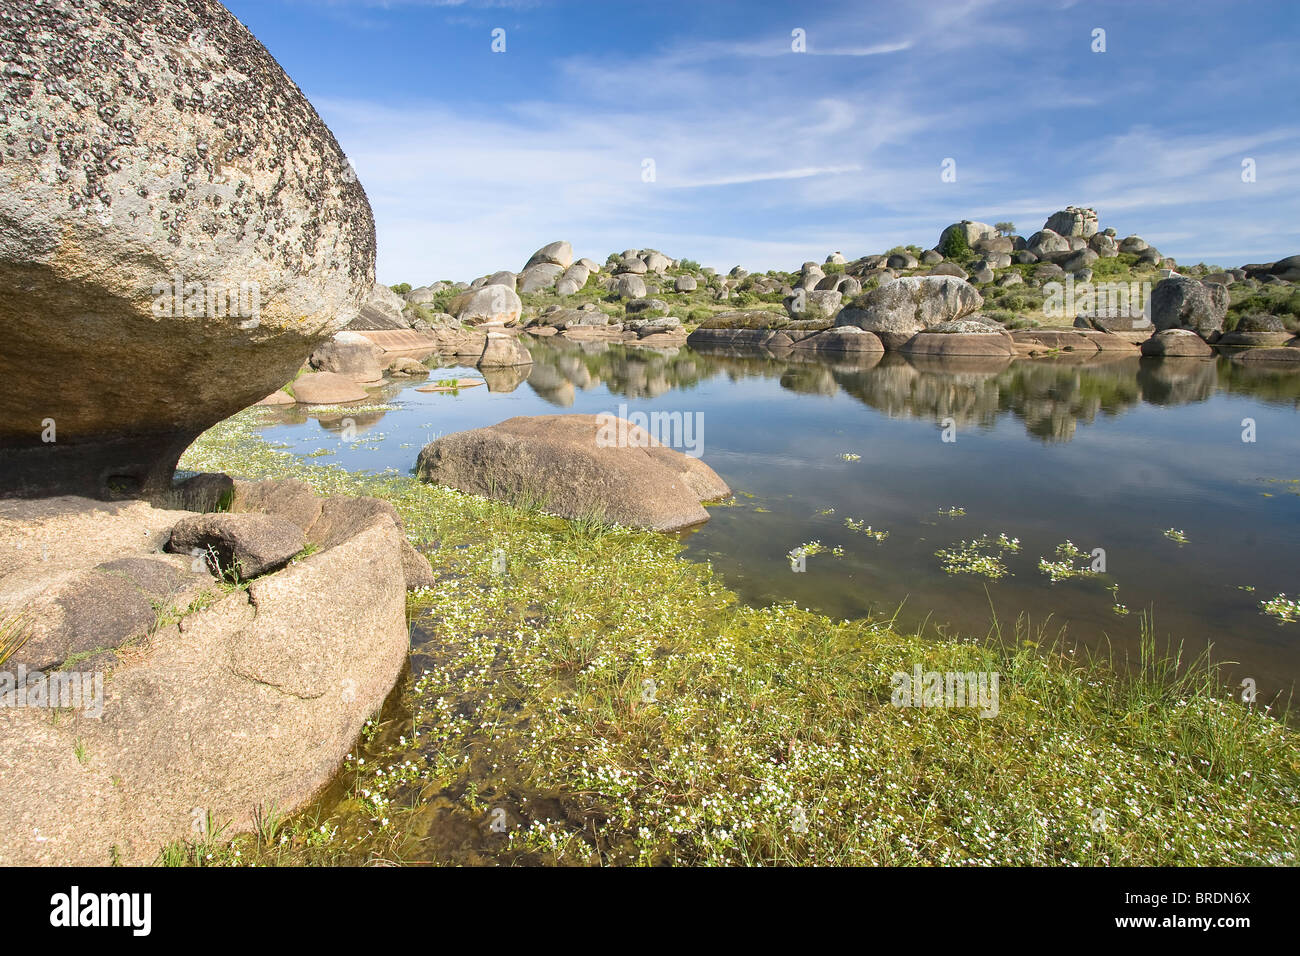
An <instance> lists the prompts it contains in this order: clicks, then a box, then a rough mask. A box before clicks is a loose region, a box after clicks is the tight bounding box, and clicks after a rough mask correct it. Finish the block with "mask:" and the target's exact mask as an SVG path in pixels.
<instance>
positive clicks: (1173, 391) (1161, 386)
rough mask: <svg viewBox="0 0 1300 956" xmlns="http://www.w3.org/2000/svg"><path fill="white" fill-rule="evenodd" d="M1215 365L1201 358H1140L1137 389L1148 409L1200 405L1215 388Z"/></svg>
mask: <svg viewBox="0 0 1300 956" xmlns="http://www.w3.org/2000/svg"><path fill="white" fill-rule="evenodd" d="M1217 365H1218V363H1217V362H1215V361H1213V360H1207V359H1203V358H1143V359H1142V365H1141V367H1140V368H1139V369H1138V373H1137V382H1138V388H1140V389H1141V390H1142V399H1143V401H1146V402H1149V403H1151V404H1152V405H1186V404H1188V403H1189V402H1203V401H1205V400H1206V399H1208V398H1209V397H1210V396H1211V395H1213V394H1214V392H1215V389H1216V388H1217V386H1218V379H1219V375H1218V371H1217Z"/></svg>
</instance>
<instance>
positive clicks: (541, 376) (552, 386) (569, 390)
mask: <svg viewBox="0 0 1300 956" xmlns="http://www.w3.org/2000/svg"><path fill="white" fill-rule="evenodd" d="M528 387H529V388H531V389H532V390H533V391H534V392H536V393H537V396H538V398H540V399H542V400H543V401H545V402H550V403H551V404H552V405H558V406H560V407H561V408H571V407H572V406H573V399H574V391H573V383H572V382H571V381H569V380H568V379H567V378H565V376H564V375H563V373H561V372H560V370H559V369H558V368H556V367H555V366H553V365H550V364H548V363H541V362H536V361H535V362H533V365H532V371H530V372H529V373H528Z"/></svg>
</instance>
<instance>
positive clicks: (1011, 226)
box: [993, 222, 1016, 236]
mask: <svg viewBox="0 0 1300 956" xmlns="http://www.w3.org/2000/svg"><path fill="white" fill-rule="evenodd" d="M993 228H994V229H996V230H997V231H998V232H999V233H1001V234H1002V235H1004V236H1009V235H1011V234H1012V233H1013V232H1015V231H1016V224H1015V223H1014V222H998V223H994V224H993Z"/></svg>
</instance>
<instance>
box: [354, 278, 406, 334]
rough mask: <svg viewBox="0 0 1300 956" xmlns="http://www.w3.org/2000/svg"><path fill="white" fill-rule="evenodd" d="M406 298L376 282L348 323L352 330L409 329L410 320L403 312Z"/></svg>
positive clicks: (381, 330)
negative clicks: (357, 312)
mask: <svg viewBox="0 0 1300 956" xmlns="http://www.w3.org/2000/svg"><path fill="white" fill-rule="evenodd" d="M405 308H406V300H405V299H403V298H402V297H401V296H400V295H398V294H397V293H396V292H394V291H393V290H392V289H390V288H388V286H386V285H384V284H383V283H382V282H376V283H375V284H374V285H373V286H372V287H371V289H370V293H369V294H368V295H367V296H366V297H365V299H364V300H363V301H362V303H361V312H360V314H358V315H357V317H356V318H355V319H353V320H352V321H351V322H349V323H348V326H347V327H348V330H349V331H353V332H360V331H373V332H389V331H394V330H397V329H409V328H410V327H411V323H410V321H408V319H407V317H406V316H405V315H404V314H403V313H404V310H405Z"/></svg>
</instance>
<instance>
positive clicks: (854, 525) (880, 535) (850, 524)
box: [844, 518, 889, 541]
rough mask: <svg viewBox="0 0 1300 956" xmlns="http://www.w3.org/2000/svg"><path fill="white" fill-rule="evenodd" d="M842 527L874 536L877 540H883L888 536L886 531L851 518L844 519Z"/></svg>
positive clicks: (870, 536)
mask: <svg viewBox="0 0 1300 956" xmlns="http://www.w3.org/2000/svg"><path fill="white" fill-rule="evenodd" d="M844 527H846V528H848V529H849V530H850V531H857V532H858V533H860V534H865V535H866V536H867V537H868V538H875V539H876V540H877V541H884V540H885V539H886V538H888V537H889V532H888V531H877V530H876V529H875V528H873V527H871V525H869V524H864V523H863V522H861V521H854V520H853V519H852V518H845V519H844Z"/></svg>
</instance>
